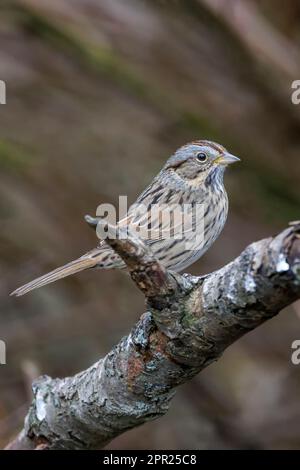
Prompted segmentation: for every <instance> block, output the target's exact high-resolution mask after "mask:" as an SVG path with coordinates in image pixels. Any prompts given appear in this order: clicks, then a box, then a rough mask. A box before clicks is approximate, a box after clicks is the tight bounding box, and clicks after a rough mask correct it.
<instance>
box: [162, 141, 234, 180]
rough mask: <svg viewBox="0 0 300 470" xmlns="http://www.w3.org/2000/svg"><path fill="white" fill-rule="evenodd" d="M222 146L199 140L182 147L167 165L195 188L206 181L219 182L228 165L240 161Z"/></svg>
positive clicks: (166, 167) (166, 166)
mask: <svg viewBox="0 0 300 470" xmlns="http://www.w3.org/2000/svg"><path fill="white" fill-rule="evenodd" d="M239 160H240V159H239V158H238V157H235V156H234V155H232V154H231V153H229V152H228V151H227V150H226V149H225V148H224V147H222V145H220V144H216V143H215V142H210V141H208V140H197V141H195V142H191V143H190V144H187V145H184V146H183V147H180V148H179V149H178V150H177V151H176V152H175V153H174V155H172V156H171V157H170V158H169V160H168V161H167V163H166V165H165V167H164V168H165V169H172V170H174V171H175V172H176V173H177V174H178V175H179V176H180V177H181V178H183V179H184V180H186V181H187V182H189V183H190V184H191V185H193V186H198V184H201V183H202V182H205V181H213V180H214V179H216V180H219V179H220V178H222V177H223V173H224V170H225V168H226V166H227V165H230V164H231V163H235V162H237V161H239Z"/></svg>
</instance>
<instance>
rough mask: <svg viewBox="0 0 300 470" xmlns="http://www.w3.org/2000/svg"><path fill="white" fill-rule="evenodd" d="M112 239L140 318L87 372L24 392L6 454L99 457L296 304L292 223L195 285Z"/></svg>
mask: <svg viewBox="0 0 300 470" xmlns="http://www.w3.org/2000/svg"><path fill="white" fill-rule="evenodd" d="M122 230H123V229H120V230H119V231H118V234H117V235H118V236H117V238H115V239H108V240H107V243H109V244H110V246H111V247H112V248H113V249H114V250H115V251H116V252H117V253H118V254H119V255H120V256H121V257H122V259H123V260H124V261H125V263H126V265H127V267H128V270H129V273H130V275H131V277H132V279H133V281H134V282H135V284H136V285H137V287H138V288H139V289H140V290H141V291H142V292H143V293H144V295H145V298H146V304H147V312H146V313H144V314H143V315H142V316H141V318H140V320H139V321H138V322H137V324H136V325H135V326H134V327H133V329H132V331H131V333H130V334H129V335H128V336H127V337H125V338H123V339H121V341H120V342H119V344H118V345H117V346H116V347H115V348H113V349H112V350H111V352H109V353H108V354H107V356H106V357H104V358H103V359H100V360H99V361H98V362H97V363H96V364H94V365H93V366H91V367H90V368H89V369H87V370H85V371H83V372H81V373H79V374H77V375H75V376H74V377H67V378H64V379H52V378H50V377H48V376H43V377H40V378H39V379H38V380H37V381H36V382H34V384H33V393H34V399H33V401H32V404H31V406H30V409H29V412H28V414H27V416H26V419H25V425H24V429H23V430H22V432H21V433H20V434H19V436H18V437H17V438H16V439H15V440H14V441H13V442H12V443H10V444H9V445H8V447H7V449H99V448H102V447H104V446H105V445H106V444H107V443H108V442H109V441H111V440H112V439H113V438H114V437H116V436H118V435H119V434H121V433H123V432H125V431H126V430H128V429H130V428H133V427H135V426H138V425H140V424H142V423H144V422H146V421H148V420H153V419H156V418H159V417H160V416H161V415H163V414H165V413H166V412H167V410H168V408H169V404H170V400H171V399H172V397H173V396H174V393H175V388H176V387H177V386H178V385H180V384H182V383H184V382H186V381H187V380H189V379H191V378H192V377H193V376H194V375H195V374H197V373H199V372H200V371H201V370H202V369H204V368H205V367H207V366H208V365H209V364H210V363H211V362H213V361H215V360H217V359H218V358H219V357H220V356H221V354H222V353H223V351H224V350H225V349H226V348H227V346H229V345H230V344H232V343H233V342H234V341H236V340H237V339H238V338H240V337H241V336H242V335H244V334H245V333H247V332H249V331H250V330H252V329H254V328H256V327H258V326H259V325H261V324H262V323H263V322H265V321H266V320H268V319H270V318H272V317H273V316H275V315H276V314H277V313H278V312H279V311H280V310H281V309H283V308H284V307H286V306H287V305H289V304H290V303H292V302H293V301H295V300H297V299H298V298H299V297H300V222H295V223H293V224H291V226H290V227H289V228H287V229H286V230H284V231H283V232H282V233H280V234H279V235H277V236H276V237H274V238H268V239H265V240H261V241H259V242H256V243H253V244H251V245H250V246H248V247H247V248H246V249H245V250H244V251H243V253H242V254H241V255H240V256H239V257H238V258H236V259H235V260H234V261H232V262H231V263H230V264H228V265H227V266H225V267H223V268H221V269H220V270H218V271H216V272H214V273H211V274H209V275H207V276H204V277H196V276H191V275H189V274H183V275H178V274H174V273H171V272H168V271H166V270H165V269H164V268H163V267H162V266H161V265H160V263H159V262H158V261H157V260H156V259H155V258H154V257H153V255H152V254H151V252H150V250H149V248H148V247H146V245H145V244H144V243H143V242H142V241H141V240H140V239H138V238H136V237H135V236H134V235H132V234H130V236H129V238H127V239H124V238H123V237H122V236H121V235H124V234H123V233H122Z"/></svg>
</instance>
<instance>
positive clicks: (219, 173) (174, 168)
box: [11, 140, 238, 296]
mask: <svg viewBox="0 0 300 470" xmlns="http://www.w3.org/2000/svg"><path fill="white" fill-rule="evenodd" d="M237 160H238V158H237V157H234V156H233V155H231V154H229V153H228V152H227V151H226V149H225V148H224V147H222V146H221V145H219V144H216V143H214V142H210V141H206V140H198V141H194V142H191V143H189V144H187V145H184V146H183V147H181V148H180V149H178V150H177V151H176V152H175V153H174V155H172V156H171V157H170V158H169V159H168V160H167V162H166V164H165V166H164V167H163V168H162V170H161V171H160V173H159V174H158V175H157V176H156V177H155V178H154V179H153V181H152V183H151V184H150V185H149V186H148V187H147V188H146V189H145V190H144V191H143V192H142V194H141V195H140V196H139V197H138V199H137V201H136V203H135V204H134V205H132V206H131V207H130V208H129V210H128V213H127V215H126V217H125V218H124V219H122V220H121V221H119V224H120V225H125V226H126V225H129V226H131V227H132V228H136V227H137V226H141V227H144V228H145V227H146V226H147V228H148V229H149V230H151V229H152V230H155V234H154V235H155V236H154V237H153V236H152V237H151V239H148V238H146V243H147V244H149V246H150V247H151V250H152V252H153V253H154V254H155V256H156V257H157V259H158V260H159V261H160V262H161V263H162V264H163V265H164V266H166V267H167V268H168V269H170V270H173V271H177V272H178V271H182V270H183V269H185V268H186V267H188V266H190V265H191V264H192V263H194V262H195V261H196V260H197V259H199V258H200V257H201V256H202V255H203V254H204V253H205V252H206V251H207V250H208V249H209V247H210V246H211V245H212V243H213V242H214V241H215V240H216V238H217V237H218V236H219V234H220V232H221V230H222V229H223V227H224V224H225V222H226V218H227V212H228V199H227V194H226V191H225V188H224V185H223V175H224V170H225V168H226V166H227V165H228V164H229V163H233V162H235V161H237ZM141 204H142V205H143V206H145V211H141V210H138V207H140V205H141ZM154 205H156V207H162V206H164V205H165V207H167V210H172V208H175V207H176V209H177V210H178V209H179V214H180V211H182V213H185V215H187V220H188V221H189V222H190V225H191V226H192V227H193V224H194V225H195V224H196V225H195V227H194V230H193V229H189V228H188V229H186V230H184V232H183V235H184V236H183V237H181V238H179V239H176V238H174V236H173V237H172V236H169V235H168V236H165V233H162V234H161V233H160V232H159V230H160V229H161V228H164V226H163V223H162V222H161V219H159V217H157V218H155V217H152V219H150V214H151V213H150V209H151V207H153V206H154ZM198 205H202V206H201V207H202V212H201V214H202V219H201V220H200V223H199V218H196V217H195V209H196V208H197V207H199V206H198ZM187 208H188V209H187ZM184 211H185V212H184ZM169 225H170V227H165V228H171V229H173V230H174V231H175V232H176V230H177V225H176V223H174V221H173V226H172V219H171V224H169ZM188 227H189V226H188ZM195 228H196V230H195ZM200 232H201V233H200ZM202 232H203V233H202ZM201 234H203V237H201ZM199 237H200V238H201V241H199ZM143 238H145V237H143ZM94 267H97V268H100V269H112V268H118V269H123V268H125V264H124V262H123V261H122V260H121V258H120V257H119V256H118V255H117V254H116V253H115V252H114V251H113V250H112V249H111V248H110V247H109V246H108V245H107V244H106V242H105V241H101V242H100V243H99V245H98V247H97V248H95V249H94V250H92V251H90V252H88V253H86V254H84V255H83V256H82V257H80V258H78V259H77V260H74V261H71V263H68V264H66V265H64V266H62V267H60V268H57V269H55V270H54V271H51V272H50V273H48V274H46V275H44V276H41V277H40V278H38V279H35V280H34V281H31V282H29V283H28V284H25V285H24V286H22V287H20V288H19V289H17V290H15V291H14V292H13V293H12V294H11V295H16V296H20V295H23V294H25V293H27V292H29V291H31V290H33V289H36V288H38V287H41V286H43V285H46V284H49V283H51V282H54V281H56V280H58V279H62V278H63V277H66V276H69V275H71V274H74V273H76V272H79V271H83V270H85V269H88V268H94Z"/></svg>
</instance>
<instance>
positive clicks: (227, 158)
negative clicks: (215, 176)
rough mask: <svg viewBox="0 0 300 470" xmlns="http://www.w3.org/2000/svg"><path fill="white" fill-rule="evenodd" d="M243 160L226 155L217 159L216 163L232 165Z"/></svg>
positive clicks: (229, 154)
mask: <svg viewBox="0 0 300 470" xmlns="http://www.w3.org/2000/svg"><path fill="white" fill-rule="evenodd" d="M240 160H241V159H240V158H238V157H236V156H235V155H232V154H231V153H224V155H221V156H219V157H217V158H216V159H215V163H217V164H218V165H230V164H231V163H235V162H239V161H240Z"/></svg>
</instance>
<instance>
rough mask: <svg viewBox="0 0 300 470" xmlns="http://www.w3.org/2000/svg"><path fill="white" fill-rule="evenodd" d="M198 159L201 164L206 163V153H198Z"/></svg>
mask: <svg viewBox="0 0 300 470" xmlns="http://www.w3.org/2000/svg"><path fill="white" fill-rule="evenodd" d="M196 158H197V160H198V161H199V162H201V163H203V162H206V160H207V155H206V153H203V152H200V153H197V156H196Z"/></svg>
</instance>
